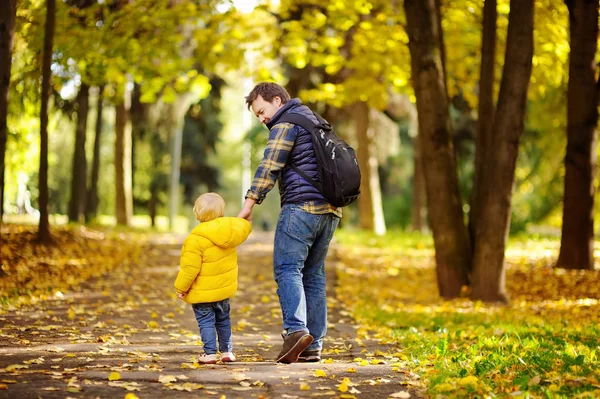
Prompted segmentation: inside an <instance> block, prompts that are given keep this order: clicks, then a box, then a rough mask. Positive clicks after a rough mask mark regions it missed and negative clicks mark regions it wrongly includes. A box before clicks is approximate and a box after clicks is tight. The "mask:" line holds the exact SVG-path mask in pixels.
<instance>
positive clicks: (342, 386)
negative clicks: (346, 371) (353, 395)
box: [338, 382, 348, 392]
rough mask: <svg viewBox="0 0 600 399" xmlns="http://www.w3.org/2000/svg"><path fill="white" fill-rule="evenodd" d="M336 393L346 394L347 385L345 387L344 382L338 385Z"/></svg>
mask: <svg viewBox="0 0 600 399" xmlns="http://www.w3.org/2000/svg"><path fill="white" fill-rule="evenodd" d="M338 391H340V392H348V385H346V383H345V382H342V383H341V384H340V385H338Z"/></svg>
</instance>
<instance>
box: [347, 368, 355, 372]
mask: <svg viewBox="0 0 600 399" xmlns="http://www.w3.org/2000/svg"><path fill="white" fill-rule="evenodd" d="M346 372H347V373H356V369H355V368H354V367H350V368H349V369H348V370H346Z"/></svg>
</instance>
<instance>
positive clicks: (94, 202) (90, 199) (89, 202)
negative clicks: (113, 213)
mask: <svg viewBox="0 0 600 399" xmlns="http://www.w3.org/2000/svg"><path fill="white" fill-rule="evenodd" d="M103 92H104V86H100V87H99V88H98V100H97V101H98V102H97V104H96V109H97V115H96V129H95V130H96V135H95V137H94V158H93V159H92V173H91V176H90V188H89V190H88V192H87V199H86V201H85V221H86V223H88V222H90V221H91V220H92V219H93V218H95V217H96V215H97V214H98V176H99V175H100V143H101V141H100V137H101V136H102V113H103V111H104V97H103V95H102V93H103Z"/></svg>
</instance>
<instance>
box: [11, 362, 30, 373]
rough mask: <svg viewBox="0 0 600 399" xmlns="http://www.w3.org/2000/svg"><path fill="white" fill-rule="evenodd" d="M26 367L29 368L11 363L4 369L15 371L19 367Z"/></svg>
mask: <svg viewBox="0 0 600 399" xmlns="http://www.w3.org/2000/svg"><path fill="white" fill-rule="evenodd" d="M28 368H29V366H24V365H22V364H11V365H10V366H8V367H7V368H6V371H8V372H13V371H16V370H19V369H28Z"/></svg>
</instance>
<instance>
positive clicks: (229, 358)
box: [221, 352, 235, 363]
mask: <svg viewBox="0 0 600 399" xmlns="http://www.w3.org/2000/svg"><path fill="white" fill-rule="evenodd" d="M221 361H222V362H223V363H231V362H235V355H234V354H233V352H225V353H222V354H221Z"/></svg>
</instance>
